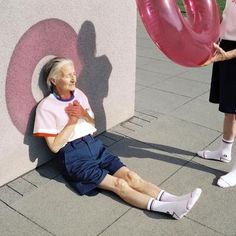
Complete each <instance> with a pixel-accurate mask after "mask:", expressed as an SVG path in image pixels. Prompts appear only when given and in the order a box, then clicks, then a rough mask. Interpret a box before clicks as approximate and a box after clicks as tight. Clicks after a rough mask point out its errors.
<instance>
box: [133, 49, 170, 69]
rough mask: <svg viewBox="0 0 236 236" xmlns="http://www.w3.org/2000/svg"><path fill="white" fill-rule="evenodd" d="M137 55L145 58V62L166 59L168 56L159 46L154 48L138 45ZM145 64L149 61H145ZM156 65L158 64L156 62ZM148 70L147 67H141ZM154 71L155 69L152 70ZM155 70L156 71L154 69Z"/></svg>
mask: <svg viewBox="0 0 236 236" xmlns="http://www.w3.org/2000/svg"><path fill="white" fill-rule="evenodd" d="M136 55H137V57H140V59H141V58H143V60H144V62H148V63H151V62H155V63H156V62H157V61H158V62H159V61H164V62H165V61H166V60H167V58H166V57H165V56H164V55H163V54H162V53H161V52H160V50H159V49H158V48H156V49H154V50H153V49H152V48H147V47H137V51H136ZM143 64H144V65H145V64H147V63H143ZM155 65H156V64H155ZM140 67H141V66H140V65H139V66H137V68H140ZM141 68H144V69H146V70H147V68H146V67H141ZM152 71H153V70H152ZM154 72H155V71H154Z"/></svg>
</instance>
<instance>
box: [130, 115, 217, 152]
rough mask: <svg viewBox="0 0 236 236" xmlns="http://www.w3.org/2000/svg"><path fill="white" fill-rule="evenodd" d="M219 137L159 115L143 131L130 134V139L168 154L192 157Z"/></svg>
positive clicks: (203, 128) (213, 133)
mask: <svg viewBox="0 0 236 236" xmlns="http://www.w3.org/2000/svg"><path fill="white" fill-rule="evenodd" d="M220 135H221V134H220V133H219V132H218V131H214V130H211V129H208V128H205V127H202V126H199V125H196V124H194V123H191V122H186V121H183V120H179V119H176V118H174V117H170V116H166V115H160V116H159V117H158V119H157V120H154V121H153V122H152V123H151V124H149V125H147V126H146V127H145V129H142V130H140V131H137V132H135V133H132V134H130V137H132V138H134V139H137V140H140V141H142V142H145V143H147V144H149V145H152V146H153V147H157V148H160V149H161V150H165V151H167V152H170V153H176V154H180V155H191V156H192V155H195V153H196V151H199V148H200V149H201V148H202V147H204V146H206V145H208V144H209V143H210V142H211V141H212V140H214V139H216V138H218V137H219V136H220Z"/></svg>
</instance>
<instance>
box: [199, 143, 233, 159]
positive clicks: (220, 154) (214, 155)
mask: <svg viewBox="0 0 236 236" xmlns="http://www.w3.org/2000/svg"><path fill="white" fill-rule="evenodd" d="M233 142H234V140H225V139H222V143H221V146H220V148H219V149H218V150H216V151H208V150H204V151H199V152H197V155H198V156H200V157H202V158H204V159H210V160H218V161H222V162H230V161H231V150H232V146H233Z"/></svg>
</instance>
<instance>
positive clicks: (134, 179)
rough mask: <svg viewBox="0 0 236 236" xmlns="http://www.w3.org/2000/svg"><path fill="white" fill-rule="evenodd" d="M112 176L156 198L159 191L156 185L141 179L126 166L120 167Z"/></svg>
mask: <svg viewBox="0 0 236 236" xmlns="http://www.w3.org/2000/svg"><path fill="white" fill-rule="evenodd" d="M114 176H116V177H118V178H121V179H124V180H125V181H126V182H127V183H128V184H129V186H130V187H132V188H133V189H135V190H137V191H138V192H140V193H143V194H146V195H148V196H150V197H153V198H156V197H157V196H158V195H159V193H160V192H161V189H160V188H159V187H158V186H156V185H155V184H152V183H150V182H148V181H146V180H144V179H142V178H141V177H140V176H139V175H138V174H136V173H135V172H133V171H131V170H129V169H128V168H127V167H122V168H120V169H119V170H118V171H117V172H116V173H115V174H114Z"/></svg>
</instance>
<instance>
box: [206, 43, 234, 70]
mask: <svg viewBox="0 0 236 236" xmlns="http://www.w3.org/2000/svg"><path fill="white" fill-rule="evenodd" d="M214 48H215V49H216V52H215V54H214V56H213V57H211V58H210V59H209V60H208V61H206V62H205V63H204V64H203V65H204V66H207V65H209V64H211V63H213V62H218V61H226V60H230V59H233V58H235V57H236V49H233V50H230V51H228V52H226V51H224V50H223V49H222V48H221V47H220V46H219V45H217V44H216V43H214Z"/></svg>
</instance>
